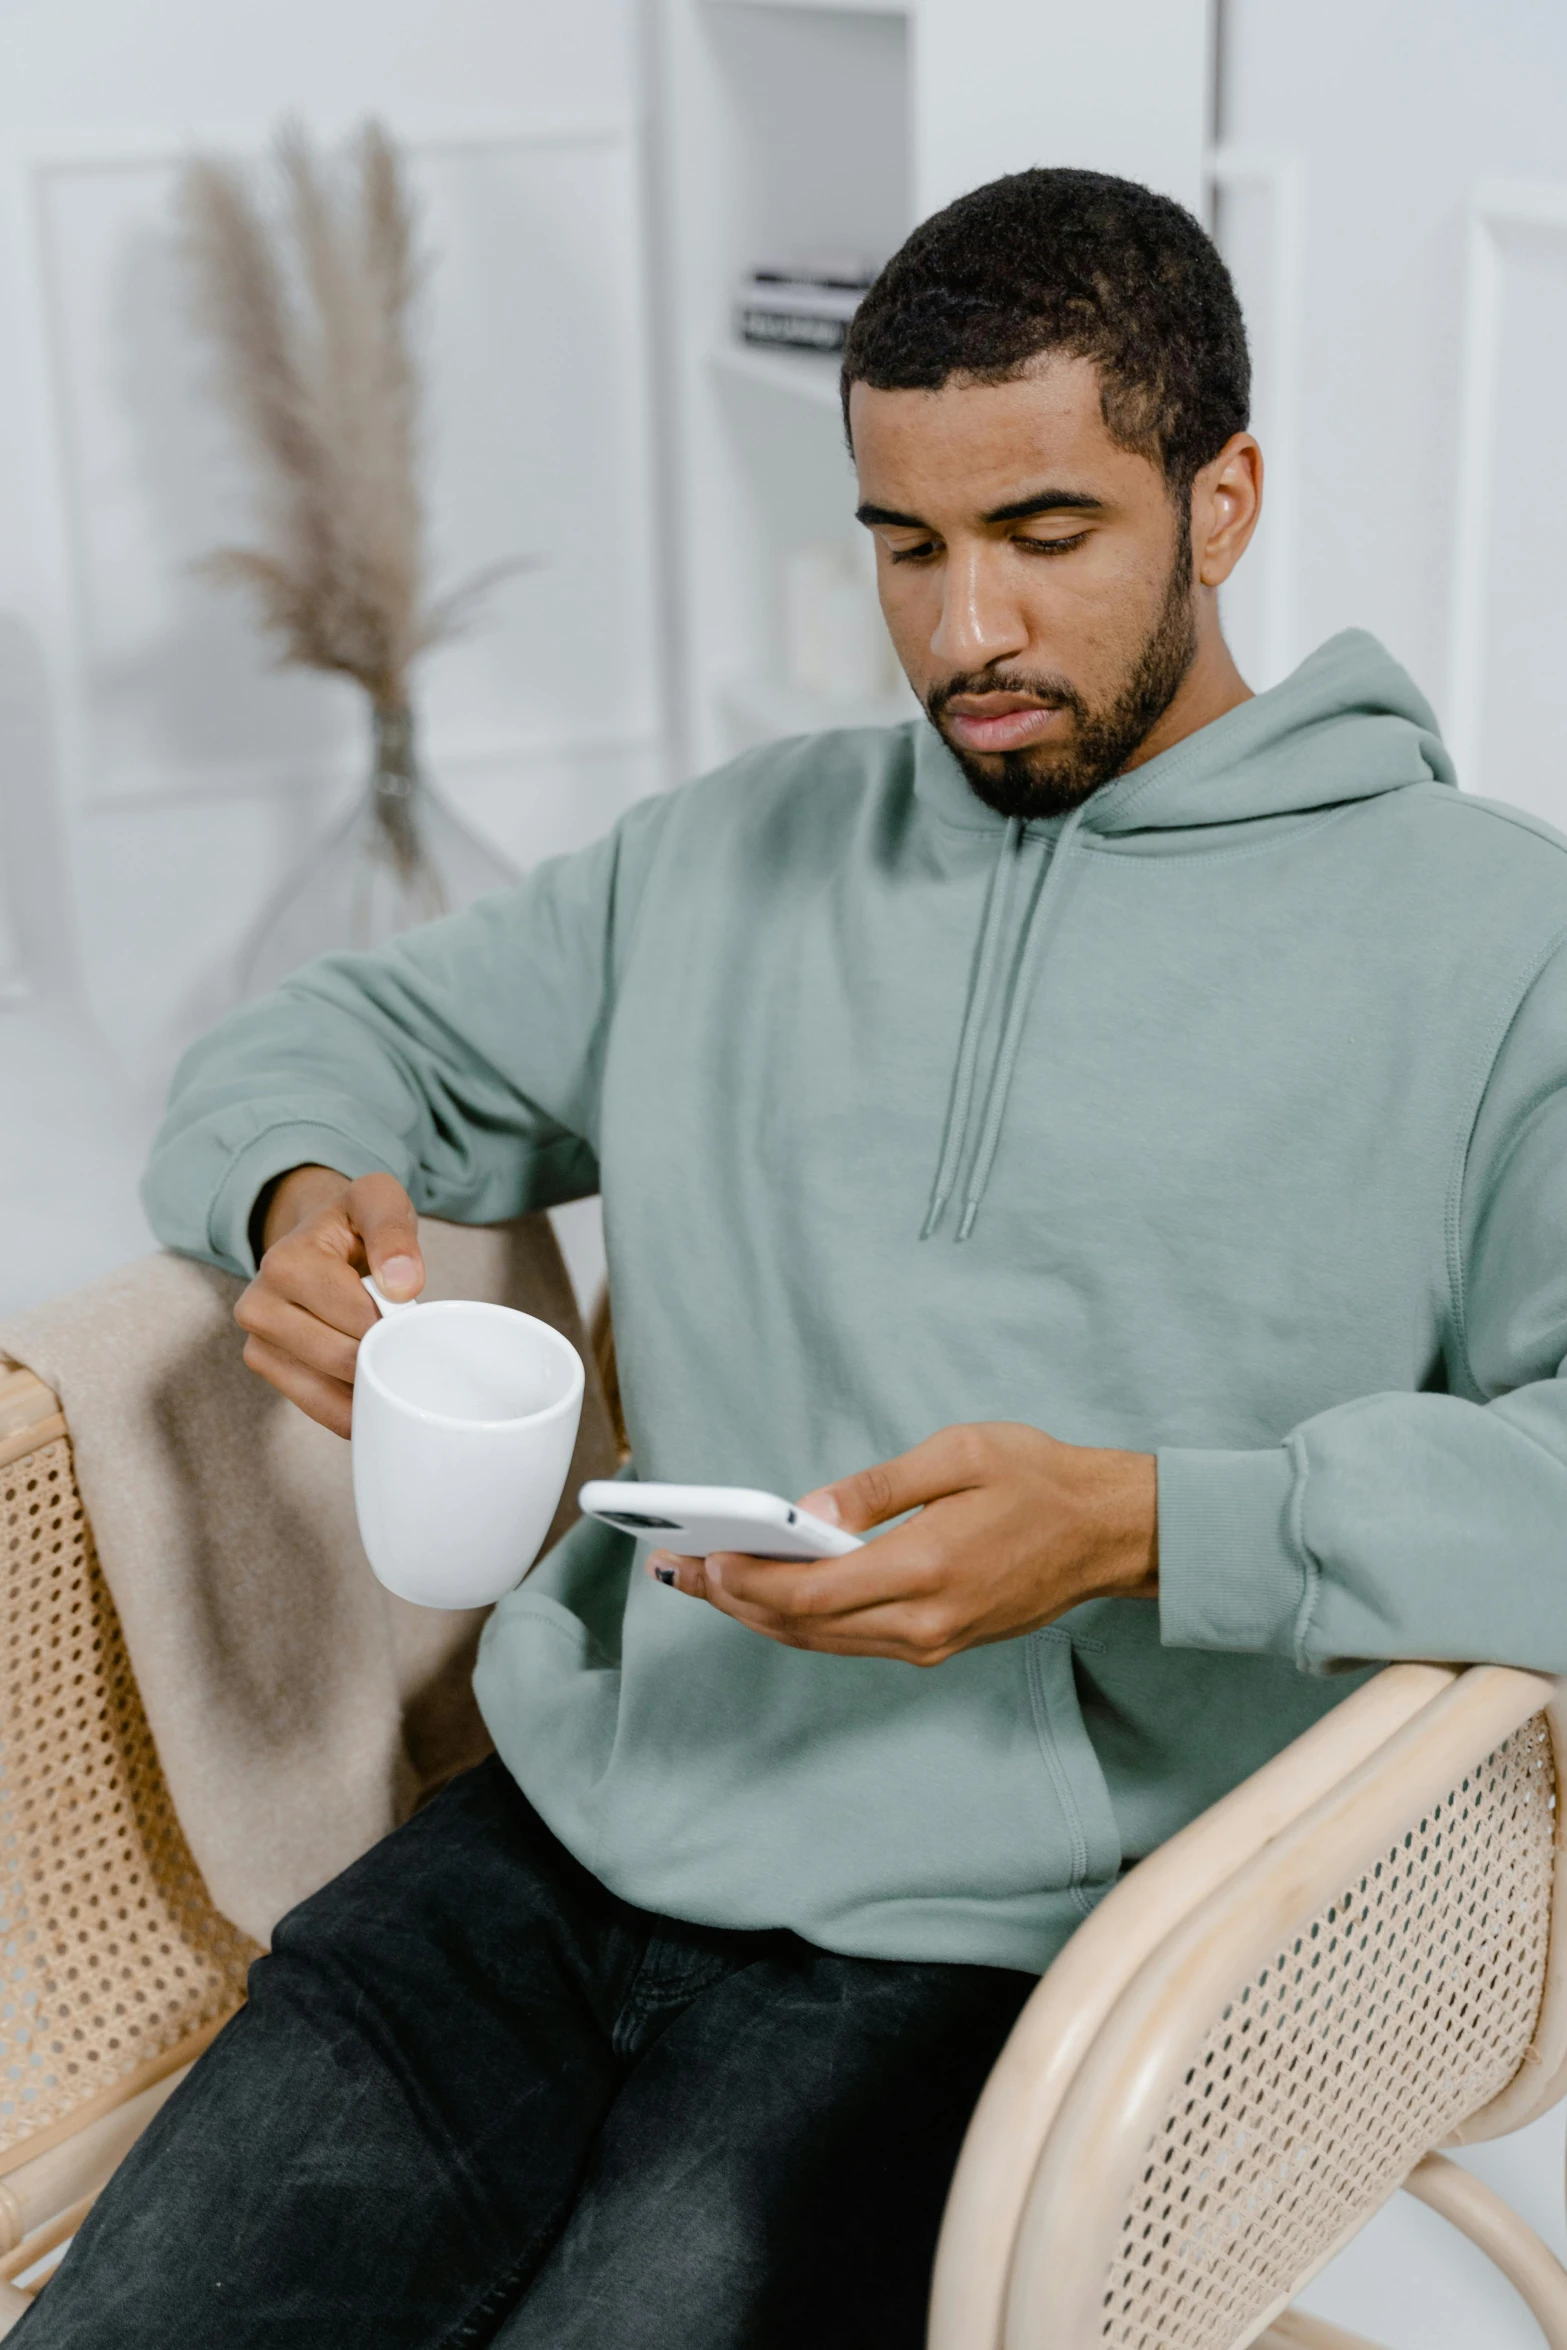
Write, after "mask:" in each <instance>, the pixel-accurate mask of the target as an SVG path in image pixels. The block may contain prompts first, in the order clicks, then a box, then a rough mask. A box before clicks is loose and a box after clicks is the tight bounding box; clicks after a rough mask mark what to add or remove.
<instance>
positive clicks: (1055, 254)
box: [842, 169, 1251, 492]
mask: <svg viewBox="0 0 1567 2350" xmlns="http://www.w3.org/2000/svg"><path fill="white" fill-rule="evenodd" d="M1046 351H1062V352H1069V353H1071V354H1072V355H1074V356H1075V357H1078V358H1082V359H1090V360H1092V361H1093V362H1094V364H1095V366H1096V367H1097V368H1098V369H1099V374H1100V384H1101V391H1100V404H1101V409H1102V413H1103V416H1104V420H1105V425H1106V428H1107V430H1108V431H1109V433H1110V435H1111V438H1112V439H1113V440H1115V441H1116V442H1117V443H1118V444H1119V445H1120V446H1121V447H1122V448H1125V449H1132V450H1135V451H1136V452H1137V453H1138V455H1140V456H1146V457H1149V458H1151V459H1152V460H1153V461H1154V462H1155V463H1157V464H1159V465H1160V466H1162V468H1163V470H1164V473H1165V475H1166V478H1167V479H1168V481H1169V483H1170V486H1171V489H1172V491H1182V492H1184V491H1187V490H1189V489H1190V487H1191V484H1192V481H1193V479H1194V478H1195V476H1196V475H1197V473H1198V472H1199V471H1200V470H1201V468H1202V467H1203V466H1204V465H1206V464H1208V463H1209V462H1210V460H1211V459H1212V458H1214V457H1216V456H1217V455H1218V453H1219V451H1220V450H1221V449H1222V448H1223V446H1224V444H1225V442H1226V441H1227V440H1228V439H1229V438H1230V436H1231V434H1232V433H1237V432H1242V431H1244V430H1245V427H1246V424H1247V422H1248V419H1249V416H1250V406H1251V360H1250V357H1249V355H1248V353H1247V349H1246V327H1245V322H1244V320H1243V319H1242V317H1241V309H1240V304H1239V302H1238V301H1237V300H1236V296H1235V287H1234V285H1233V283H1232V282H1231V279H1230V273H1229V271H1228V270H1227V269H1226V268H1225V266H1224V263H1223V261H1222V260H1221V259H1220V257H1219V254H1218V251H1217V249H1216V248H1215V246H1214V243H1213V240H1212V238H1211V237H1209V236H1208V235H1207V233H1206V232H1205V230H1204V229H1203V228H1201V227H1200V225H1199V224H1198V222H1197V221H1195V220H1194V219H1193V218H1192V215H1191V214H1190V213H1189V212H1188V211H1187V210H1186V209H1185V207H1184V206H1183V205H1180V204H1177V203H1176V202H1175V200H1174V199H1173V197H1170V196H1159V195H1155V193H1154V191H1153V190H1152V189H1151V188H1145V187H1142V186H1140V185H1139V184H1138V183H1137V181H1135V180H1123V179H1112V178H1111V177H1109V175H1108V174H1106V173H1104V172H1100V171H1070V170H1065V169H1052V170H1038V171H1018V172H1012V173H1010V174H1009V175H1008V176H1007V177H1006V178H1005V179H999V180H992V181H991V182H990V183H989V185H988V186H986V187H983V188H975V189H974V190H973V191H972V193H971V194H969V195H966V196H960V197H959V198H958V199H957V201H956V203H954V204H949V205H948V206H947V207H946V209H945V210H944V211H942V212H936V213H933V214H932V215H931V217H930V219H929V220H925V221H922V222H921V223H920V225H919V227H918V228H917V229H915V231H914V233H913V235H912V236H910V237H909V238H907V239H906V241H905V242H904V244H903V245H902V246H900V248H899V250H898V251H897V252H896V253H894V255H893V257H892V259H891V260H890V261H889V262H888V263H887V265H886V267H885V268H884V269H883V270H882V272H881V274H880V276H879V277H878V278H877V279H876V281H875V283H874V285H872V286H871V288H870V290H869V292H868V293H867V294H866V296H865V298H864V300H863V301H862V302H861V304H860V306H859V308H858V310H857V311H856V312H855V314H854V318H853V321H852V323H851V325H850V328H849V335H848V341H847V343H846V345H845V348H844V355H843V378H842V390H843V420H844V429H845V431H847V430H848V427H849V390H850V387H851V385H853V384H856V383H864V384H869V385H870V386H871V387H872V388H873V389H874V390H876V391H889V392H890V391H936V390H939V389H940V387H941V386H942V385H943V384H945V383H948V382H950V381H951V380H952V378H953V377H959V378H963V379H968V380H972V381H974V382H976V383H1003V382H1005V381H1006V380H1007V379H1008V378H1009V377H1013V376H1016V375H1020V374H1021V373H1022V372H1023V370H1024V368H1025V367H1026V366H1027V365H1028V362H1029V361H1030V360H1031V359H1034V358H1037V357H1038V356H1039V355H1040V354H1041V353H1043V352H1046Z"/></svg>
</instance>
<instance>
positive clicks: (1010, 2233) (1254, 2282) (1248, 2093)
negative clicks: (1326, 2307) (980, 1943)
mask: <svg viewBox="0 0 1567 2350" xmlns="http://www.w3.org/2000/svg"><path fill="white" fill-rule="evenodd" d="M1555 1715H1556V1685H1555V1684H1553V1683H1552V1682H1549V1681H1547V1680H1545V1679H1543V1678H1541V1677H1540V1676H1537V1675H1532V1674H1526V1673H1514V1672H1508V1671H1504V1670H1502V1669H1500V1668H1494V1667H1478V1668H1475V1669H1473V1670H1472V1671H1469V1672H1467V1673H1463V1674H1461V1675H1455V1674H1453V1673H1451V1672H1448V1671H1446V1670H1444V1669H1441V1668H1430V1667H1401V1668H1396V1669H1395V1670H1393V1671H1391V1672H1389V1673H1385V1674H1383V1675H1381V1676H1379V1678H1378V1680H1377V1681H1375V1682H1373V1683H1371V1684H1369V1685H1368V1686H1367V1687H1366V1688H1365V1689H1363V1690H1361V1691H1359V1692H1358V1693H1357V1694H1356V1695H1355V1696H1354V1697H1352V1698H1350V1699H1349V1700H1348V1701H1347V1702H1346V1704H1345V1705H1344V1706H1343V1707H1341V1708H1340V1709H1339V1711H1338V1713H1337V1714H1336V1715H1331V1716H1329V1717H1327V1719H1326V1720H1325V1721H1324V1722H1321V1723H1318V1724H1317V1725H1316V1727H1315V1728H1314V1729H1313V1730H1312V1731H1311V1732H1309V1733H1308V1734H1307V1737H1306V1738H1305V1739H1302V1740H1300V1741H1298V1742H1297V1744H1296V1746H1295V1747H1294V1748H1292V1749H1289V1750H1286V1752H1285V1753H1284V1754H1283V1755H1280V1756H1279V1757H1277V1758H1275V1761H1274V1762H1273V1763H1272V1764H1270V1765H1269V1766H1268V1768H1267V1770H1266V1771H1265V1772H1262V1773H1259V1774H1258V1775H1257V1778H1256V1779H1255V1780H1253V1781H1251V1782H1248V1784H1247V1786H1246V1787H1244V1788H1241V1789H1238V1790H1237V1791H1236V1793H1235V1795H1234V1796H1232V1797H1230V1798H1228V1799H1227V1800H1226V1802H1225V1803H1224V1804H1221V1805H1219V1806H1216V1807H1215V1809H1214V1811H1213V1812H1212V1813H1210V1814H1208V1815H1206V1816H1205V1818H1204V1819H1203V1820H1201V1821H1198V1822H1196V1823H1194V1825H1193V1827H1192V1828H1191V1829H1188V1830H1187V1831H1186V1832H1185V1834H1184V1836H1183V1837H1180V1838H1176V1839H1174V1840H1172V1843H1171V1845H1169V1846H1167V1847H1165V1848H1164V1850H1163V1851H1162V1852H1161V1853H1160V1854H1156V1855H1155V1856H1154V1857H1153V1859H1152V1860H1150V1861H1148V1862H1145V1863H1143V1864H1142V1867H1141V1868H1139V1869H1138V1870H1136V1871H1134V1872H1133V1873H1132V1875H1131V1876H1130V1877H1129V1878H1128V1879H1127V1880H1126V1882H1125V1884H1124V1885H1123V1886H1121V1887H1120V1888H1118V1889H1117V1891H1116V1892H1115V1893H1113V1894H1112V1895H1111V1896H1110V1898H1109V1899H1108V1900H1107V1901H1106V1902H1105V1903H1103V1904H1102V1905H1101V1907H1100V1909H1099V1910H1098V1911H1097V1912H1096V1913H1095V1915H1094V1917H1093V1918H1091V1919H1090V1920H1089V1921H1088V1922H1087V1924H1086V1925H1085V1926H1084V1927H1083V1928H1082V1929H1080V1932H1079V1935H1078V1936H1077V1937H1075V1940H1074V1945H1073V1946H1069V1949H1068V1952H1067V1953H1066V1954H1065V1956H1064V1957H1063V1960H1061V1961H1058V1964H1057V1967H1056V1968H1053V1969H1052V1970H1051V1973H1050V1975H1047V1976H1046V1978H1045V1981H1044V1984H1043V1985H1042V1986H1041V1990H1040V1992H1039V1993H1037V1994H1036V1996H1035V2002H1031V2006H1034V2007H1036V2009H1037V2011H1038V2012H1037V2013H1036V2015H1035V2017H1034V2018H1033V2019H1032V2024H1031V2019H1030V2017H1029V2014H1028V2011H1025V2015H1024V2018H1023V2020H1022V2022H1021V2023H1020V2025H1019V2028H1018V2032H1017V2033H1016V2034H1014V2041H1013V2043H1012V2044H1011V2045H1009V2048H1008V2051H1007V2052H1006V2053H1005V2054H1004V2055H1003V2058H1002V2060H1001V2063H1000V2065H999V2066H998V2067H997V2073H996V2076H995V2079H994V2081H993V2083H992V2087H991V2090H988V2091H987V2097H986V2101H985V2102H984V2103H982V2105H981V2108H980V2111H979V2113H978V2114H977V2115H976V2117H975V2126H974V2129H973V2131H972V2132H971V2134H970V2141H969V2144H968V2145H967V2146H966V2148H965V2152H964V2157H963V2162H962V2163H961V2164H960V2166H959V2174H958V2179H957V2181H956V2182H955V2186H954V2193H953V2199H952V2204H951V2206H950V2207H949V2215H948V2222H947V2226H946V2228H945V2230H944V2233H943V2243H942V2252H941V2257H940V2260H939V2262H938V2274H937V2292H936V2297H935V2307H934V2311H933V2322H932V2332H931V2342H932V2345H933V2350H956V2345H958V2344H959V2343H961V2344H962V2345H964V2350H1069V2346H1070V2350H1085V2346H1086V2345H1088V2344H1090V2343H1095V2342H1098V2343H1103V2344H1105V2345H1107V2346H1109V2350H1239V2346H1240V2345H1243V2344H1246V2343H1249V2342H1252V2341H1254V2340H1255V2339H1256V2337H1257V2336H1258V2335H1259V2334H1260V2333H1261V2332H1262V2331H1263V2330H1264V2329H1265V2328H1266V2327H1267V2326H1268V2325H1269V2324H1270V2322H1271V2321H1272V2319H1273V2318H1274V2317H1275V2316H1276V2315H1277V2314H1278V2313H1279V2312H1280V2311H1281V2310H1282V2309H1283V2308H1285V2307H1286V2306H1287V2304H1288V2303H1289V2301H1290V2300H1291V2299H1292V2297H1293V2296H1294V2294H1295V2293H1297V2292H1298V2291H1299V2290H1300V2289H1301V2287H1302V2286H1303V2285H1304V2284H1305V2283H1306V2282H1307V2281H1308V2280H1309V2278H1310V2277H1311V2276H1312V2275H1313V2274H1314V2273H1315V2272H1316V2271H1317V2269H1319V2268H1320V2267H1321V2266H1322V2265H1323V2264H1324V2263H1325V2262H1326V2261H1327V2260H1328V2259H1329V2258H1331V2257H1332V2254H1333V2253H1334V2252H1335V2251H1336V2250H1337V2249H1338V2248H1339V2246H1340V2245H1341V2244H1342V2243H1344V2242H1345V2241H1346V2240H1347V2239H1348V2238H1349V2237H1350V2236H1352V2235H1353V2234H1355V2233H1356V2232H1357V2231H1358V2229H1359V2228H1360V2227H1362V2226H1363V2225H1364V2223H1365V2221H1366V2220H1367V2219H1368V2218H1369V2217H1370V2216H1371V2214H1372V2212H1373V2211H1375V2210H1376V2208H1377V2207H1378V2206H1379V2205H1380V2204H1381V2203H1382V2202H1383V2201H1385V2200H1386V2198H1387V2197H1388V2196H1389V2195H1390V2194H1392V2193H1393V2192H1394V2191H1395V2190H1396V2189H1397V2188H1398V2187H1399V2186H1400V2185H1401V2184H1402V2182H1403V2180H1404V2179H1405V2178H1406V2177H1407V2175H1408V2173H1409V2172H1410V2170H1411V2169H1412V2168H1413V2167H1414V2165H1415V2164H1416V2163H1417V2162H1418V2161H1419V2160H1420V2159H1421V2157H1422V2156H1423V2155H1425V2154H1426V2153H1428V2152H1429V2151H1430V2150H1431V2149H1432V2148H1433V2147H1435V2146H1437V2145H1440V2144H1442V2143H1444V2142H1451V2140H1452V2139H1453V2138H1454V2137H1456V2136H1459V2135H1480V2134H1484V2133H1485V2132H1486V2130H1487V2129H1489V2128H1491V2127H1498V2126H1506V2127H1511V2126H1514V2125H1515V2122H1516V2120H1519V2119H1523V2118H1527V2115H1528V2114H1530V2113H1532V2112H1534V2111H1537V2110H1540V2109H1541V2107H1542V2105H1543V2104H1544V2103H1546V2102H1548V2101H1549V2100H1550V2098H1551V2097H1552V2096H1554V2095H1555V2094H1558V2093H1559V2090H1560V2087H1561V2085H1562V2082H1561V2073H1562V2058H1563V2046H1562V2038H1563V2030H1564V2023H1567V2016H1564V2010H1567V1992H1564V1982H1563V1977H1564V1974H1567V1968H1564V1966H1563V1964H1562V1953H1561V1944H1560V1937H1559V1936H1556V1935H1555V1925H1554V1920H1555V1913H1556V1910H1557V1900H1556V1895H1557V1890H1558V1880H1559V1878H1560V1876H1561V1874H1562V1859H1561V1851H1560V1821H1561V1818H1562V1809H1561V1805H1560V1803H1559V1800H1558V1793H1559V1791H1558V1767H1557V1741H1556V1734H1555V1732H1556V1720H1555ZM1145 1871H1148V1872H1150V1874H1149V1875H1148V1877H1147V1880H1146V1881H1145V1882H1142V1883H1140V1882H1139V1880H1140V1879H1143V1877H1144V1872H1145ZM1183 1880H1184V1882H1183ZM1553 1937H1554V1941H1553ZM1078 1944H1082V1945H1083V1946H1084V1947H1083V1948H1081V1949H1079V1948H1077V1947H1076V1945H1078ZM1068 1961H1070V1962H1071V1964H1070V1965H1068ZM1058 1974H1060V1975H1062V1977H1063V1980H1062V1981H1060V1982H1055V1981H1053V1978H1055V1977H1056V1976H1057V1975H1058ZM1085 2011H1086V2013H1085ZM1009 2074H1010V2075H1011V2079H1010V2082H1009V2080H1008V2075H1009ZM1003 2162H1006V2163H1009V2164H1010V2166H1011V2184H1010V2186H1009V2188H1008V2189H1007V2190H1006V2192H1005V2193H1004V2194H1003V2195H1002V2196H1001V2197H1000V2199H999V2200H1000V2202H1001V2204H1002V2207H1003V2208H1002V2210H1001V2212H1000V2214H999V2217H998V2216H997V2214H996V2213H995V2212H994V2211H992V2214H991V2218H990V2225H989V2231H988V2234H987V2233H986V2232H985V2230H984V2229H983V2228H982V2226H981V2224H980V2219H979V2207H980V2201H981V2197H982V2196H983V2194H984V2193H985V2191H986V2190H987V2189H989V2190H990V2193H991V2202H992V2204H993V2205H994V2204H995V2202H996V2201H997V2197H996V2195H995V2191H994V2190H995V2185H996V2182H997V2180H998V2179H999V2177H1000V2172H1001V2165H1002V2163H1003ZM966 2174H967V2175H966Z"/></svg>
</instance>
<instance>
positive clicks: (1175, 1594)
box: [1159, 950, 1567, 1673]
mask: <svg viewBox="0 0 1567 2350" xmlns="http://www.w3.org/2000/svg"><path fill="white" fill-rule="evenodd" d="M1456 1240H1457V1255H1458V1264H1459V1267H1460V1271H1461V1280H1460V1282H1459V1284H1458V1290H1459V1295H1460V1296H1461V1299H1462V1312H1461V1317H1460V1327H1459V1338H1458V1346H1459V1348H1460V1349H1461V1350H1462V1351H1461V1352H1459V1354H1458V1356H1457V1359H1456V1360H1455V1361H1453V1362H1452V1363H1451V1364H1450V1384H1451V1385H1452V1386H1453V1387H1455V1388H1456V1387H1460V1386H1462V1387H1465V1388H1467V1389H1468V1391H1469V1394H1470V1395H1471V1396H1473V1397H1474V1399H1475V1400H1472V1401H1471V1400H1467V1399H1466V1398H1465V1397H1464V1396H1461V1395H1458V1394H1447V1395H1430V1394H1397V1395H1368V1396H1363V1397H1361V1398H1360V1399H1359V1400H1358V1401H1356V1402H1353V1403H1346V1404H1340V1405H1338V1406H1336V1407H1335V1408H1334V1409H1333V1410H1331V1411H1326V1412H1321V1413H1318V1414H1317V1415H1316V1416H1315V1417H1314V1418H1312V1419H1310V1420H1306V1421H1304V1422H1302V1424H1301V1425H1300V1426H1299V1427H1298V1428H1296V1429H1294V1430H1293V1431H1292V1432H1291V1434H1290V1435H1289V1436H1288V1437H1287V1438H1286V1439H1285V1441H1284V1443H1283V1444H1282V1445H1280V1446H1278V1447H1276V1448H1273V1449H1270V1450H1268V1451H1263V1452H1197V1451H1187V1450H1181V1451H1168V1452H1162V1453H1161V1454H1160V1456H1159V1562H1160V1563H1159V1582H1160V1620H1161V1631H1162V1637H1163V1639H1164V1642H1165V1644H1166V1645H1167V1646H1169V1647H1176V1648H1206V1649H1228V1650H1253V1651H1264V1652H1267V1653H1269V1654H1272V1655H1277V1656H1285V1657H1290V1658H1293V1660H1294V1661H1295V1663H1296V1664H1297V1665H1299V1666H1300V1667H1301V1668H1302V1669H1303V1670H1307V1671H1313V1672H1323V1671H1331V1670H1333V1669H1334V1668H1335V1667H1337V1666H1341V1665H1347V1664H1351V1663H1355V1662H1363V1661H1366V1660H1368V1659H1377V1660H1383V1659H1393V1658H1400V1657H1419V1658H1425V1659H1432V1660H1437V1661H1446V1662H1463V1663H1494V1664H1512V1665H1524V1666H1528V1667H1531V1668H1533V1669H1535V1670H1538V1671H1546V1672H1554V1673H1560V1672H1567V951H1560V950H1559V951H1558V952H1557V954H1556V955H1555V957H1554V958H1553V960H1552V961H1551V963H1550V964H1548V965H1547V967H1546V969H1545V971H1544V972H1543V973H1542V975H1541V977H1540V978H1539V979H1537V980H1536V982H1535V984H1534V986H1533V987H1532V988H1531V990H1530V991H1529V993H1528V995H1527V996H1526V997H1525V998H1524V1001H1523V1003H1522V1004H1521V1006H1520V1007H1519V1010H1518V1012H1517V1014H1516V1015H1515V1017H1514V1020H1513V1023H1512V1026H1511V1028H1510V1030H1509V1032H1508V1035H1507V1038H1506V1041H1505V1042H1504V1044H1503V1047H1502V1050H1501V1052H1500V1053H1499V1054H1498V1056H1497V1059H1496V1062H1495V1064H1494V1066H1493V1069H1492V1072H1491V1077H1490V1080H1489V1083H1488V1085H1487V1088H1486V1093H1485V1098H1484V1101H1483V1103H1482V1105H1481V1110H1480V1114H1479V1117H1478V1119H1477V1120H1476V1123H1475V1129H1474V1133H1473V1136H1472V1139H1471V1142H1470V1147H1469V1153H1468V1160H1467V1165H1466V1168H1465V1175H1464V1186H1463V1196H1462V1212H1461V1217H1460V1228H1459V1232H1458V1234H1457V1235H1456Z"/></svg>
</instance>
